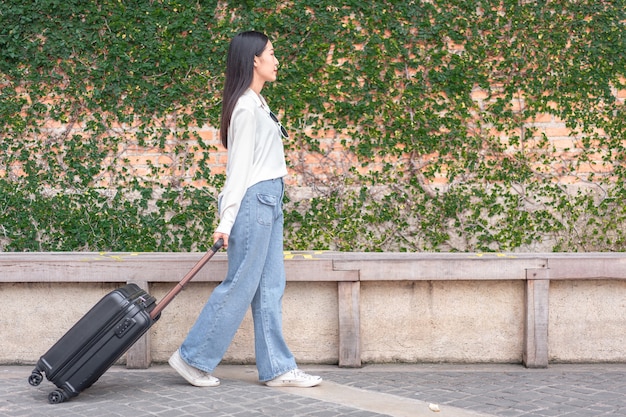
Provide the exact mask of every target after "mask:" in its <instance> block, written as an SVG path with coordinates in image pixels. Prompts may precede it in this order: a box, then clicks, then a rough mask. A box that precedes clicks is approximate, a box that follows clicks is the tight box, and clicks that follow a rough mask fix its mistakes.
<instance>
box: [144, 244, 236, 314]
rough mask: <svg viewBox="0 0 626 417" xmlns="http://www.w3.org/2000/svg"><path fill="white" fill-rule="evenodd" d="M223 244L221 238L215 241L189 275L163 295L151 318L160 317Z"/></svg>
mask: <svg viewBox="0 0 626 417" xmlns="http://www.w3.org/2000/svg"><path fill="white" fill-rule="evenodd" d="M223 245H224V240H223V239H221V238H220V239H219V240H218V241H217V242H215V244H214V245H213V246H212V247H211V249H210V250H209V251H208V252H207V253H205V254H204V256H202V258H201V259H200V260H199V261H198V262H197V263H196V264H195V265H194V267H193V268H191V270H190V271H189V272H187V275H185V276H184V277H183V279H181V280H180V282H178V284H176V286H174V288H172V289H171V290H170V291H169V292H168V293H167V294H165V297H163V299H162V300H161V301H160V302H159V303H158V304H157V305H156V307H154V309H153V310H152V311H151V312H150V318H151V319H152V320H153V321H155V320H156V319H158V317H159V315H160V314H161V311H163V309H164V308H165V307H167V305H168V304H169V303H171V302H172V300H173V299H174V297H176V296H177V295H178V294H179V293H180V292H181V291H182V290H183V288H185V285H187V283H189V281H191V280H192V279H193V277H195V276H196V274H197V273H198V271H200V270H201V269H202V267H203V266H204V265H206V263H207V262H209V261H210V260H211V258H212V257H213V255H215V254H216V253H217V251H219V250H220V249H221V248H222V246H223Z"/></svg>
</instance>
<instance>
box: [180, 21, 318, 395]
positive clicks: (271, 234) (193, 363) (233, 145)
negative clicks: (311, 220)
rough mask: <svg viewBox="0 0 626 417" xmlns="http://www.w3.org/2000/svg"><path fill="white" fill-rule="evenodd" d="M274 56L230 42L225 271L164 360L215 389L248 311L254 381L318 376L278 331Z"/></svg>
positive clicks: (255, 40)
mask: <svg viewBox="0 0 626 417" xmlns="http://www.w3.org/2000/svg"><path fill="white" fill-rule="evenodd" d="M277 72H278V60H277V59H276V57H275V56H274V48H273V46H272V42H271V41H270V40H269V39H268V37H267V36H266V35H264V34H263V33H260V32H255V31H250V32H243V33H240V34H238V35H237V36H235V37H234V38H233V39H232V40H231V43H230V46H229V50H228V58H227V62H226V82H225V85H224V94H223V102H222V118H221V128H220V137H221V141H222V144H223V145H224V147H226V148H227V149H228V163H227V168H226V183H225V185H224V188H223V190H222V192H221V193H220V195H219V203H218V206H219V213H220V223H219V225H218V227H217V229H216V231H215V233H214V234H213V240H214V242H216V241H217V240H219V239H220V238H221V239H223V240H224V248H227V253H228V272H227V275H226V277H225V279H224V281H223V282H222V283H221V284H220V285H218V286H217V288H215V290H214V291H213V293H212V294H211V297H210V298H209V300H208V301H207V303H206V305H205V306H204V308H203V309H202V311H201V313H200V315H199V316H198V318H197V320H196V322H195V324H194V325H193V327H192V328H191V330H190V331H189V333H188V335H187V337H186V339H185V340H184V342H183V343H182V345H181V346H180V348H179V349H178V350H177V351H176V352H174V354H173V355H172V357H171V358H170V359H169V364H170V365H171V366H172V367H173V368H174V369H175V370H176V371H177V372H178V373H179V374H180V375H181V376H182V377H183V378H185V379H186V380H187V382H189V383H190V384H192V385H195V386H203V387H210V386H217V385H219V383H220V381H219V379H217V378H215V377H214V376H213V375H211V374H212V372H213V371H214V370H215V368H216V366H217V365H218V363H219V362H220V361H221V360H222V357H223V356H224V354H225V353H226V350H227V348H228V346H229V345H230V343H231V341H232V339H233V337H234V336H235V332H236V331H237V329H238V328H239V326H240V324H241V321H242V320H243V318H244V315H245V313H246V311H247V309H248V306H251V308H252V317H253V321H254V339H255V355H256V365H257V370H258V373H259V380H260V381H261V382H264V383H265V384H266V385H268V386H282V387H313V386H315V385H318V384H319V383H320V382H321V381H322V379H321V378H320V377H319V376H313V375H308V374H306V373H304V372H302V371H301V370H299V369H298V367H297V365H296V362H295V359H294V357H293V355H292V353H291V351H290V350H289V348H288V347H287V344H286V343H285V340H284V338H283V333H282V297H283V293H284V290H285V270H284V263H283V212H282V200H283V193H284V183H283V177H284V176H285V175H287V167H286V163H285V156H284V150H283V143H282V138H283V137H288V135H287V131H286V130H285V128H284V127H283V126H282V125H281V124H280V122H279V121H278V119H277V118H276V116H275V115H274V113H272V111H271V110H270V108H269V106H268V105H267V102H266V101H265V99H264V98H263V96H261V90H262V89H263V86H264V85H265V83H266V82H274V81H276V76H277Z"/></svg>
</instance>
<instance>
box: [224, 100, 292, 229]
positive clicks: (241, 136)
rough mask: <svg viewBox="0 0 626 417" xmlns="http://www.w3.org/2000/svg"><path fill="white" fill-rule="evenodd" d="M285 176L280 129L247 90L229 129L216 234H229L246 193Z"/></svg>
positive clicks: (267, 110) (266, 107) (259, 101)
mask: <svg viewBox="0 0 626 417" xmlns="http://www.w3.org/2000/svg"><path fill="white" fill-rule="evenodd" d="M285 175H287V165H286V163H285V152H284V148H283V142H282V136H281V134H280V127H279V126H278V124H277V123H276V122H274V121H273V120H272V118H271V117H270V108H269V106H268V105H267V103H266V102H265V99H263V98H262V97H260V96H259V95H257V94H256V93H255V92H254V91H253V90H251V89H248V90H247V91H246V92H245V93H244V94H243V95H242V96H241V97H240V98H239V100H238V101H237V104H236V105H235V108H234V110H233V114H232V117H231V119H230V126H229V128H228V162H227V164H226V183H225V184H224V188H223V190H222V192H221V193H220V195H219V199H220V223H219V225H218V227H217V229H216V231H217V232H220V233H225V234H228V235H229V234H230V231H231V229H232V227H233V224H234V223H235V219H236V218H237V213H238V212H239V207H240V205H241V200H242V199H243V196H244V195H245V193H246V190H247V189H248V188H249V187H251V186H252V185H254V184H257V183H259V182H261V181H265V180H271V179H276V178H282V177H284V176H285Z"/></svg>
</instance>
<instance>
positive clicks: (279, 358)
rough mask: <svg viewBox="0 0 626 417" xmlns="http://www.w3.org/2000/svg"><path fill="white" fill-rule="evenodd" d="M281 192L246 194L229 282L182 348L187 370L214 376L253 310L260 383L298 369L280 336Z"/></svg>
mask: <svg viewBox="0 0 626 417" xmlns="http://www.w3.org/2000/svg"><path fill="white" fill-rule="evenodd" d="M283 191H284V186H283V181H282V179H275V180H268V181H262V182H260V183H257V184H255V185H253V186H251V187H250V188H249V189H248V190H247V192H246V194H245V196H244V198H243V200H242V202H241V207H240V208H239V212H238V214H237V218H236V220H235V224H234V225H233V228H232V230H231V234H230V235H229V237H228V249H227V253H228V272H227V274H226V278H225V279H224V281H223V282H222V283H221V284H220V285H218V286H217V287H216V288H215V290H213V292H212V294H211V296H210V297H209V300H208V301H207V303H206V304H205V306H204V308H203V309H202V311H201V312H200V315H199V316H198V318H197V320H196V322H195V324H194V325H193V327H192V328H191V330H190V331H189V333H188V334H187V337H186V339H185V341H184V342H183V344H182V345H181V347H180V355H181V357H182V358H183V360H184V361H185V362H187V363H188V364H189V365H191V366H193V367H196V368H198V369H200V370H203V371H205V372H209V373H212V372H213V371H214V370H215V368H216V367H217V365H218V363H219V362H220V361H221V360H222V357H223V356H224V354H225V353H226V350H227V349H228V346H229V345H230V343H231V342H232V340H233V337H234V336H235V333H236V331H237V329H238V328H239V326H240V324H241V322H242V320H243V318H244V316H245V314H246V312H247V310H248V306H251V308H252V317H253V321H254V341H255V355H256V365H257V370H258V373H259V380H260V381H268V380H271V379H274V378H275V377H277V376H279V375H282V374H284V373H285V372H288V371H290V370H292V369H295V368H296V362H295V359H294V357H293V354H292V353H291V351H290V350H289V348H288V347H287V344H286V343H285V340H284V338H283V332H282V298H283V293H284V291H285V268H284V255H283V210H282V199H283Z"/></svg>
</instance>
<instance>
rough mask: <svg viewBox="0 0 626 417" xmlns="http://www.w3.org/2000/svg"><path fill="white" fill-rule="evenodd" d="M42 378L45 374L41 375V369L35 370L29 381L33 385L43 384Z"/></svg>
mask: <svg viewBox="0 0 626 417" xmlns="http://www.w3.org/2000/svg"><path fill="white" fill-rule="evenodd" d="M42 380H43V376H42V375H41V372H39V371H33V373H32V374H30V376H29V377H28V383H29V384H30V385H32V386H33V387H36V386H37V385H39V384H41V381H42Z"/></svg>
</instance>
